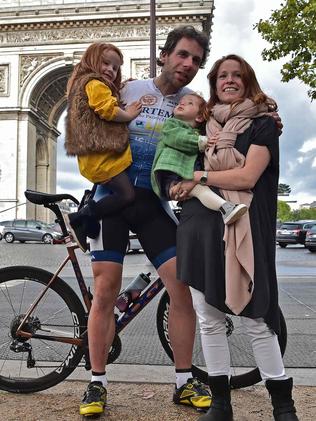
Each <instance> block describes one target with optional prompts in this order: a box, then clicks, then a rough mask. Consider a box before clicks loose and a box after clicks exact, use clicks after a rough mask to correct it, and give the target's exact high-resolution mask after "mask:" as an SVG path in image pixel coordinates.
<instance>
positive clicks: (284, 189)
mask: <svg viewBox="0 0 316 421" xmlns="http://www.w3.org/2000/svg"><path fill="white" fill-rule="evenodd" d="M290 193H291V187H290V186H289V185H288V184H282V183H280V184H279V186H278V195H279V196H288V195H289V194H290Z"/></svg>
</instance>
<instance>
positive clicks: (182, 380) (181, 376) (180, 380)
mask: <svg viewBox="0 0 316 421" xmlns="http://www.w3.org/2000/svg"><path fill="white" fill-rule="evenodd" d="M192 377H193V376H192V373H191V371H185V372H184V373H177V372H176V385H177V389H179V387H181V386H183V385H184V384H186V382H187V381H188V379H191V378H192Z"/></svg>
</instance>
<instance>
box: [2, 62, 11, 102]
mask: <svg viewBox="0 0 316 421" xmlns="http://www.w3.org/2000/svg"><path fill="white" fill-rule="evenodd" d="M9 75H10V72H9V64H1V65H0V96H8V95H9Z"/></svg>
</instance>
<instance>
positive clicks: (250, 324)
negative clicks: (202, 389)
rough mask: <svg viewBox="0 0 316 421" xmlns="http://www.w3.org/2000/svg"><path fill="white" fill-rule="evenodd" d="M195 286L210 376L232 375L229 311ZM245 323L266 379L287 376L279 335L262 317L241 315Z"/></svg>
mask: <svg viewBox="0 0 316 421" xmlns="http://www.w3.org/2000/svg"><path fill="white" fill-rule="evenodd" d="M190 289H191V294H192V299H193V306H194V309H195V311H196V314H197V317H198V320H199V324H200V332H201V341H202V348H203V354H204V359H205V363H206V366H207V371H208V375H209V376H221V375H226V376H230V353H229V347H228V341H227V336H226V325H225V313H223V312H221V311H219V310H218V309H217V308H215V307H213V306H211V305H210V304H208V303H207V302H206V301H205V297H204V294H203V293H202V292H200V291H198V290H196V289H194V288H190ZM240 319H241V323H242V327H243V329H244V330H245V333H246V334H247V335H248V336H249V337H250V342H251V345H252V350H253V354H254V357H255V361H256V364H257V367H258V368H259V371H260V374H261V377H262V380H267V379H274V380H283V379H286V378H287V377H286V375H285V370H284V364H283V361H282V355H281V351H280V346H279V343H278V338H277V335H276V334H275V333H274V332H273V331H271V330H270V329H269V327H268V326H267V324H266V323H265V322H264V320H263V319H262V318H259V319H250V318H248V317H242V316H240Z"/></svg>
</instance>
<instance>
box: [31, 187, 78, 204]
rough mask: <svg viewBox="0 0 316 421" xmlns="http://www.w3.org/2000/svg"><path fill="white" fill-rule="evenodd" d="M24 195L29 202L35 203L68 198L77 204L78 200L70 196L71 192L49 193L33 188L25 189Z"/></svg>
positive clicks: (48, 202)
mask: <svg viewBox="0 0 316 421" xmlns="http://www.w3.org/2000/svg"><path fill="white" fill-rule="evenodd" d="M24 195H25V197H26V198H27V199H28V200H29V201H30V202H32V203H35V204H36V205H50V204H53V203H57V202H60V201H61V200H64V199H70V200H72V201H73V202H75V203H76V204H77V205H79V201H78V200H77V199H76V198H75V197H73V196H71V194H49V193H42V192H39V191H34V190H26V191H25V192H24Z"/></svg>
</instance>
